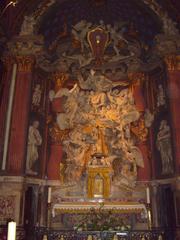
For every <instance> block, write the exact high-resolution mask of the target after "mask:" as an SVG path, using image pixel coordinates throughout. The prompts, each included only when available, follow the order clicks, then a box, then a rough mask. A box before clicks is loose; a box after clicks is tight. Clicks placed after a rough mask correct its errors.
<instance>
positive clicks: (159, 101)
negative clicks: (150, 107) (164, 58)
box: [157, 84, 166, 107]
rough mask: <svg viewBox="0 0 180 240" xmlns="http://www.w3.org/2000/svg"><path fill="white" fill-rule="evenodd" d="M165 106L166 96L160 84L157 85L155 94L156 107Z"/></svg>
mask: <svg viewBox="0 0 180 240" xmlns="http://www.w3.org/2000/svg"><path fill="white" fill-rule="evenodd" d="M165 105H166V96H165V92H164V88H163V86H162V85H161V84H159V85H158V94H157V107H161V106H165Z"/></svg>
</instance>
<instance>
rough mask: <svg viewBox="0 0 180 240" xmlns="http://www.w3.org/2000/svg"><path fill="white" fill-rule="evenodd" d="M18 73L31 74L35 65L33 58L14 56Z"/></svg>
mask: <svg viewBox="0 0 180 240" xmlns="http://www.w3.org/2000/svg"><path fill="white" fill-rule="evenodd" d="M16 62H17V64H18V71H19V72H31V71H32V68H33V65H34V63H35V57H34V56H16Z"/></svg>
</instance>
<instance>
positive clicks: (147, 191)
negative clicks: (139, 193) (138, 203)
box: [146, 187, 150, 203]
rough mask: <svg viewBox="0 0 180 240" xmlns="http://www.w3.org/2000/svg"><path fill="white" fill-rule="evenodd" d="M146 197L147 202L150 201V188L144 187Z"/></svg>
mask: <svg viewBox="0 0 180 240" xmlns="http://www.w3.org/2000/svg"><path fill="white" fill-rule="evenodd" d="M146 199H147V203H150V190H149V187H147V188H146Z"/></svg>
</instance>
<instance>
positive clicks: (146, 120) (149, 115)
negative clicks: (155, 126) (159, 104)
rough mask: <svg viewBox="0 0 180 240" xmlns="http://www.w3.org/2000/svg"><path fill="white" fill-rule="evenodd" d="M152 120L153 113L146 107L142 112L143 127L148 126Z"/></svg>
mask: <svg viewBox="0 0 180 240" xmlns="http://www.w3.org/2000/svg"><path fill="white" fill-rule="evenodd" d="M153 121H154V114H152V113H151V112H150V110H149V109H146V110H145V113H144V123H145V127H147V128H150V127H151V125H152V123H153Z"/></svg>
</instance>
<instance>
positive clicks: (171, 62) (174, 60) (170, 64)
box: [165, 55, 180, 71]
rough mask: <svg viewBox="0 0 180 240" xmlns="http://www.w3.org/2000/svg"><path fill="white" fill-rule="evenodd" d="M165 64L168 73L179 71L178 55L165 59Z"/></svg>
mask: <svg viewBox="0 0 180 240" xmlns="http://www.w3.org/2000/svg"><path fill="white" fill-rule="evenodd" d="M165 62H166V66H167V69H168V70H169V71H176V70H180V55H169V56H167V57H165Z"/></svg>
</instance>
